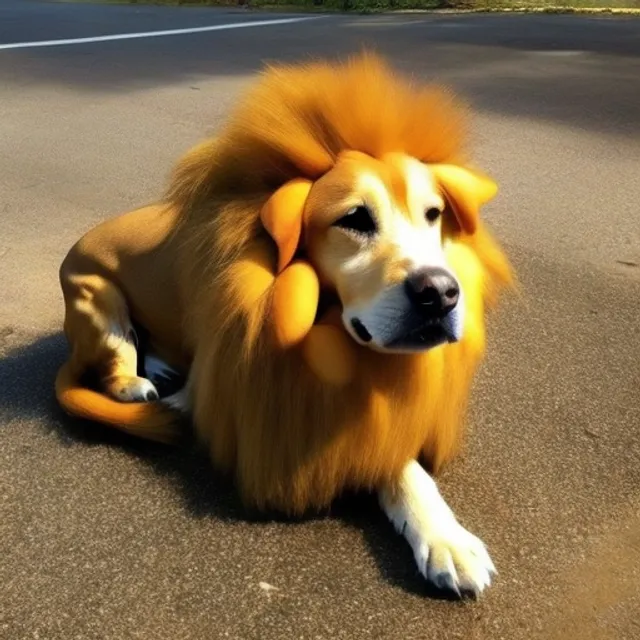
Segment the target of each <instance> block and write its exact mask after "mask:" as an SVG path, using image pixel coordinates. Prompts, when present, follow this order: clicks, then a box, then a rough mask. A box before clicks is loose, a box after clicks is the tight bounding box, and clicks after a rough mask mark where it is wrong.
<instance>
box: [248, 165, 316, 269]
mask: <svg viewBox="0 0 640 640" xmlns="http://www.w3.org/2000/svg"><path fill="white" fill-rule="evenodd" d="M312 184H313V183H312V182H311V181H310V180H305V179H303V178H295V179H293V180H290V181H289V182H287V183H285V184H284V185H282V186H281V187H280V188H279V189H278V190H277V191H276V192H275V193H274V194H273V195H272V196H271V197H270V198H269V199H268V200H267V202H266V203H265V204H264V206H263V207H262V210H261V212H260V221H261V222H262V226H263V227H264V228H265V229H266V230H267V232H268V233H269V235H270V236H271V237H272V238H273V240H274V241H275V243H276V245H277V246H278V271H277V272H278V273H280V272H281V271H282V270H283V269H284V268H285V267H286V266H287V265H288V264H289V263H290V262H291V260H293V256H294V255H295V253H296V251H297V249H298V244H299V243H300V236H301V235H302V216H303V213H304V205H305V203H306V201H307V196H308V195H309V191H311V185H312Z"/></svg>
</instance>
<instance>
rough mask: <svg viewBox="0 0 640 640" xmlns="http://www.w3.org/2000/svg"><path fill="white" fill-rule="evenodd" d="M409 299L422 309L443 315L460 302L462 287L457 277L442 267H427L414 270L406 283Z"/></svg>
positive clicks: (432, 314)
mask: <svg viewBox="0 0 640 640" xmlns="http://www.w3.org/2000/svg"><path fill="white" fill-rule="evenodd" d="M404 286H405V289H406V291H407V295H408V296H409V300H411V302H412V303H413V304H414V305H416V306H417V307H418V308H419V309H420V311H421V312H422V313H424V314H426V315H429V316H433V317H442V316H445V315H446V314H447V313H449V312H450V311H451V310H452V309H453V308H454V307H455V306H456V304H458V298H459V297H460V287H459V286H458V283H457V282H456V279H455V278H454V277H453V276H452V275H451V274H450V273H449V272H448V271H447V270H446V269H442V268H440V267H426V268H424V269H418V270H417V271H414V272H413V273H412V274H411V275H410V276H409V277H408V278H407V279H406V280H405V283H404Z"/></svg>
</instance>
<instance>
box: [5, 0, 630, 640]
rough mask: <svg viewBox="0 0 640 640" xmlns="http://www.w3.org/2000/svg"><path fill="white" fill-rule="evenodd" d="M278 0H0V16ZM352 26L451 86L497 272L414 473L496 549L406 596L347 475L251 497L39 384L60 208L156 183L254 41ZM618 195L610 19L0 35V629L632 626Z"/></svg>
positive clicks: (171, 13)
mask: <svg viewBox="0 0 640 640" xmlns="http://www.w3.org/2000/svg"><path fill="white" fill-rule="evenodd" d="M280 17H282V16H276V15H274V14H268V15H267V16H262V15H258V14H254V13H247V12H244V11H217V10H207V9H191V8H190V9H178V8H159V7H151V6H99V5H91V4H59V3H42V2H31V1H30V0H0V45H2V44H3V43H4V44H7V43H20V42H32V41H38V40H51V39H57V38H85V37H93V36H104V35H109V34H116V33H125V32H126V33H133V32H147V31H156V30H165V29H176V28H188V27H200V26H203V25H204V26H206V25H215V24H229V23H236V22H245V21H248V20H262V19H276V18H280ZM285 17H287V16H285ZM289 17H290V16H289ZM363 43H366V44H369V45H373V46H375V48H376V49H378V50H379V51H381V52H382V53H385V54H387V55H388V56H389V57H390V58H391V59H392V60H393V61H394V62H395V63H396V64H397V65H398V66H399V67H400V68H402V69H404V70H408V71H411V72H413V73H415V74H417V75H418V76H419V77H421V78H432V79H440V80H443V81H446V82H447V83H449V84H451V85H452V86H454V87H455V88H457V89H458V90H459V91H460V92H462V93H463V94H464V95H465V96H466V97H468V98H469V99H470V100H471V101H472V102H473V104H474V105H475V106H476V107H477V110H478V112H477V117H476V118H475V121H474V133H475V142H476V156H477V158H478V160H479V161H480V162H481V163H482V165H483V166H484V167H486V168H487V170H488V171H490V172H491V173H492V174H493V175H495V177H496V178H497V179H498V182H499V183H500V185H501V194H500V197H499V198H498V199H497V200H496V201H495V202H494V203H493V204H492V205H491V206H489V207H488V208H487V219H488V220H489V222H490V224H491V225H492V226H493V228H494V229H495V231H496V233H497V234H498V235H499V237H500V238H501V239H502V240H503V242H504V243H505V245H506V247H507V249H508V251H509V253H510V255H511V257H512V259H513V261H514V263H515V265H516V267H517V269H518V272H519V276H520V279H521V282H522V285H523V289H524V297H523V299H522V300H519V301H518V300H515V299H513V300H511V301H508V302H507V304H505V305H504V306H503V309H502V312H501V313H500V314H498V315H497V316H496V317H495V318H494V321H493V323H492V329H491V340H490V354H489V357H488V360H487V362H486V365H485V366H484V368H483V370H482V372H481V375H480V378H479V380H478V384H477V386H476V390H475V396H474V402H473V409H472V414H471V425H470V427H471V428H470V433H469V437H468V439H467V443H466V447H465V450H464V453H463V455H462V457H461V458H460V459H459V460H458V461H457V462H456V463H455V464H454V465H452V466H451V467H450V468H449V469H448V470H447V471H446V472H445V474H444V475H443V477H442V478H441V480H440V483H441V488H442V491H443V493H444V494H445V496H446V497H447V499H448V500H449V502H450V504H451V505H452V507H453V508H454V510H455V511H456V513H457V514H458V515H459V517H460V519H461V520H462V521H463V523H464V524H465V525H466V526H468V527H469V528H470V529H471V530H472V531H473V532H474V533H476V534H477V535H479V536H480V537H481V538H483V540H484V541H485V542H486V543H487V544H488V546H489V549H490V551H491V554H492V556H493V559H494V560H495V562H496V564H497V566H498V570H499V572H500V573H499V576H498V578H497V580H496V582H495V584H494V586H493V587H492V588H491V589H490V590H489V591H487V592H486V593H485V595H484V596H483V597H482V598H481V599H480V600H479V601H478V602H463V603H459V602H450V601H446V600H439V599H435V598H433V597H431V596H430V595H429V594H428V593H427V592H426V590H425V588H424V586H423V584H422V582H421V580H420V579H419V576H418V574H417V572H416V571H415V569H414V566H413V561H412V558H411V554H410V551H409V549H408V547H407V546H406V545H405V543H404V542H403V541H402V539H400V538H399V537H397V536H396V535H395V534H394V532H393V531H392V529H391V527H390V525H388V524H387V523H386V522H385V520H384V517H383V516H382V515H381V514H380V513H379V512H378V510H377V509H376V507H375V502H374V501H373V500H371V499H370V498H368V497H366V496H365V497H362V498H359V499H353V498H350V499H346V500H343V501H340V502H339V503H338V504H337V505H336V507H335V509H334V510H333V513H332V514H331V515H329V516H327V517H323V518H318V519H314V520H310V521H305V522H301V523H286V522H252V521H249V520H247V518H246V517H245V514H243V512H242V510H241V509H240V507H239V505H238V502H237V500H236V498H235V495H234V493H233V490H232V488H231V487H230V486H229V485H228V484H227V483H226V482H225V481H223V480H222V479H220V478H217V477H215V476H213V475H212V474H211V473H210V472H209V470H208V467H207V465H206V462H205V461H203V460H202V459H201V458H199V457H197V456H195V455H194V454H193V452H191V451H189V450H181V451H169V452H168V451H166V450H164V449H163V448H161V447H154V446H149V445H146V444H141V443H137V442H134V441H132V440H129V439H126V438H125V437H120V436H117V435H114V434H113V433H110V432H107V431H105V430H103V429H101V428H99V427H94V426H90V427H89V426H87V425H79V424H76V423H74V422H73V421H71V420H69V419H67V418H65V417H63V416H62V415H61V412H60V411H59V410H58V409H57V407H56V405H55V402H54V400H53V389H52V387H53V378H54V375H55V370H56V368H57V366H58V365H59V363H60V362H61V361H62V360H63V359H64V357H65V354H66V346H65V344H64V342H63V340H62V339H61V337H60V327H61V321H62V301H61V295H60V292H59V289H58V283H57V269H58V265H59V263H60V261H61V260H62V258H63V256H64V254H65V252H66V251H67V249H68V248H69V247H70V246H71V244H72V243H73V242H74V241H75V239H76V238H77V237H78V236H79V234H81V233H82V232H83V231H84V230H86V229H88V228H89V227H90V226H91V225H93V224H94V223H96V222H98V221H99V220H101V219H103V218H104V217H106V216H108V215H112V214H114V213H116V212H119V211H124V210H126V209H128V208H131V207H134V206H137V205H139V204H143V203H145V202H147V201H150V200H152V199H154V198H155V197H157V196H158V195H159V193H160V192H161V190H162V188H163V187H164V184H165V178H166V176H167V173H168V171H169V169H170V167H171V165H172V163H173V162H174V160H175V159H176V157H177V155H178V154H180V153H181V152H183V151H184V150H185V149H186V148H187V147H188V146H189V145H191V144H192V143H194V142H196V141H197V140H199V139H200V138H201V137H202V136H203V135H205V134H207V133H209V132H211V131H213V130H214V129H215V128H216V126H218V124H219V123H220V122H221V119H222V118H223V117H224V115H225V113H226V112H227V109H228V108H229V107H230V106H231V105H232V104H233V101H234V97H235V96H236V95H237V92H238V91H239V90H240V89H241V88H242V87H243V86H245V84H246V83H247V82H248V81H249V80H250V79H251V76H252V74H253V73H254V72H255V71H256V70H258V69H259V68H260V66H261V64H262V62H263V61H264V60H288V61H294V60H299V59H301V58H306V57H308V56H309V55H317V54H322V55H328V56H335V55H343V54H345V53H347V52H352V51H357V50H359V49H360V48H361V46H362V44H363ZM354 91H357V87H354ZM639 202H640V21H638V20H634V19H625V18H604V17H603V18H593V17H589V18H587V17H585V18H582V17H563V16H500V15H492V16H452V15H449V16H438V17H434V16H424V15H422V16H420V15H412V16H408V15H404V16H395V17H389V16H378V17H355V16H354V17H352V16H327V17H323V18H321V19H317V20H311V21H307V22H299V23H292V24H287V25H272V26H254V27H251V28H246V29H234V30H221V31H213V32H209V33H199V34H184V35H174V36H166V37H157V38H141V39H130V40H122V41H111V42H94V43H84V44H68V45H65V46H57V47H42V48H15V49H2V47H1V46H0V292H1V293H2V297H1V303H0V354H2V355H3V359H2V360H1V361H0V424H1V425H2V440H1V441H0V455H1V457H2V463H1V465H0V486H1V491H0V495H1V496H2V507H1V513H0V637H1V638H2V639H3V640H4V639H5V638H6V639H7V640H23V639H27V638H40V639H42V640H45V639H46V640H53V639H64V640H70V639H71V638H79V639H83V640H84V639H89V638H91V639H93V638H96V639H101V640H102V639H109V640H111V639H113V640H125V639H128V638H142V639H152V640H181V639H200V638H202V639H212V638H225V637H228V638H237V639H254V638H255V639H260V640H270V639H289V638H305V639H311V638H314V639H320V638H322V639H331V640H336V639H339V638H348V639H353V640H357V639H360V638H385V639H386V638H394V639H395V638H405V639H414V638H416V639H417V638H429V639H430V640H439V639H450V638H464V639H470V640H484V639H491V640H497V639H499V638H504V639H508V640H520V639H522V640H530V639H532V638H541V639H554V640H555V639H558V640H561V639H562V640H573V639H576V640H582V639H584V640H589V639H591V640H593V639H598V640H600V639H602V640H605V639H606V640H609V639H611V640H627V639H632V638H635V639H637V638H640V626H639V622H638V620H640V433H639V431H640V430H639V427H640V394H639V390H640V337H639V334H640V332H639V329H640V321H639V316H640V267H639V265H640V216H639V204H638V203H639ZM266 585H270V586H272V587H275V589H271V588H270V587H269V586H266Z"/></svg>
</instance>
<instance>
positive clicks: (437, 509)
mask: <svg viewBox="0 0 640 640" xmlns="http://www.w3.org/2000/svg"><path fill="white" fill-rule="evenodd" d="M378 497H379V500H380V504H381V506H382V509H383V510H384V512H385V513H386V514H387V516H388V518H389V519H390V520H391V522H392V523H393V525H394V526H395V528H396V530H397V531H398V532H399V533H401V534H402V535H403V536H404V537H405V538H406V539H407V541H408V542H409V544H410V545H411V548H412V549H413V554H414V556H415V559H416V562H417V563H418V569H419V571H420V573H421V574H422V575H423V576H424V577H425V578H426V579H427V580H429V581H430V582H431V583H433V584H434V585H435V586H437V587H438V588H441V589H451V590H453V591H454V592H456V593H458V594H460V593H461V592H471V593H473V594H474V595H477V594H479V593H481V592H482V591H483V590H484V588H485V587H487V586H488V585H489V584H490V583H491V575H492V574H494V573H495V572H496V570H495V567H494V566H493V562H491V558H490V557H489V554H488V553H487V550H486V549H485V546H484V544H483V543H482V541H481V540H479V539H478V538H476V536H474V535H473V534H471V533H469V532H468V531H467V530H466V529H465V528H464V527H463V526H462V525H461V524H460V523H459V522H458V521H457V520H456V517H455V516H454V514H453V512H452V511H451V509H450V508H449V506H448V505H447V503H446V502H445V501H444V498H443V497H442V496H441V495H440V492H439V491H438V487H437V486H436V483H435V482H434V481H433V479H432V478H431V476H430V475H429V474H428V473H427V472H426V471H425V470H424V469H423V468H422V467H421V466H420V464H418V462H417V461H415V460H412V461H411V462H409V463H408V464H407V465H406V466H405V467H404V469H403V470H402V473H401V475H400V477H399V478H398V480H397V481H396V482H395V483H394V484H390V485H386V486H384V487H382V488H381V489H380V490H379V492H378Z"/></svg>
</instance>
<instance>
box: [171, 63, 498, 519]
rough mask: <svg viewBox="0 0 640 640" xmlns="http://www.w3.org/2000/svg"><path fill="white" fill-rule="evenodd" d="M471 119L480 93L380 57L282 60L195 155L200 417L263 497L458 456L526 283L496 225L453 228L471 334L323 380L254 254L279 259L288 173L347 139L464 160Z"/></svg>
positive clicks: (220, 452) (213, 449) (193, 343)
mask: <svg viewBox="0 0 640 640" xmlns="http://www.w3.org/2000/svg"><path fill="white" fill-rule="evenodd" d="M464 127H465V109H464V106H463V105H461V104H459V103H458V102H457V100H456V99H455V98H454V97H453V96H452V95H451V94H449V93H448V92H446V91H443V90H441V89H438V88H429V87H427V88H424V87H419V86H417V87H414V86H412V85H411V84H410V83H409V82H408V81H407V80H406V79H403V78H399V77H398V76H396V75H394V73H393V72H392V71H391V70H390V69H388V68H387V67H386V66H385V65H384V64H383V63H382V62H381V61H380V60H379V59H378V58H376V57H373V56H369V55H366V56H362V57H359V58H357V59H355V60H351V61H349V62H347V63H344V64H342V65H339V66H336V65H329V64H324V63H318V64H310V65H303V66H293V67H277V68H271V69H269V70H267V71H266V72H265V73H264V75H263V77H262V79H261V81H260V82H259V83H258V84H257V85H256V86H255V87H254V88H253V89H252V90H250V92H249V93H248V94H247V95H246V96H245V97H244V99H243V100H242V101H241V103H240V106H239V108H238V109H237V110H236V112H235V113H234V114H233V115H232V117H231V119H230V121H229V122H228V124H227V125H226V127H225V128H224V129H223V130H222V131H221V133H220V134H219V136H218V137H216V139H214V140H210V141H207V142H204V143H203V144H201V145H199V146H198V147H196V148H195V149H194V150H192V151H191V152H190V153H188V154H187V155H186V157H185V158H184V159H183V160H182V161H181V162H180V163H179V165H178V167H177V169H176V171H175V175H174V177H173V180H172V183H171V186H170V189H169V191H168V194H167V198H166V203H167V205H168V206H169V207H170V208H171V209H173V210H175V211H177V213H178V218H177V219H178V223H177V226H176V228H175V230H174V233H175V237H176V239H177V241H178V245H179V247H180V248H179V251H178V255H179V259H178V260H177V263H176V268H178V269H179V277H180V282H181V284H180V289H181V291H182V292H183V296H184V300H186V301H188V304H186V305H185V314H186V315H185V317H184V323H183V327H182V331H183V332H184V337H185V346H186V349H187V350H188V351H189V353H191V354H193V362H192V364H191V369H190V376H189V390H190V397H191V402H192V408H193V420H194V423H195V427H196V430H197V433H198V435H199V437H200V438H201V440H202V441H203V442H205V443H206V444H207V446H208V447H209V450H210V453H211V458H212V460H213V462H214V464H215V465H216V466H217V467H218V468H220V469H223V470H226V471H229V472H232V473H235V475H236V477H237V480H238V485H239V488H240V491H241V494H242V496H243V498H244V499H245V501H246V502H247V503H248V504H252V505H254V506H256V507H258V508H275V509H278V510H281V511H284V512H287V513H294V514H295V513H301V512H303V511H305V510H307V509H309V508H320V507H324V506H326V505H328V504H329V503H330V501H331V500H332V499H333V498H334V497H335V496H336V495H337V494H338V493H340V491H342V490H343V489H345V488H348V487H353V488H362V487H374V486H379V485H380V484H381V483H384V482H387V481H392V480H393V479H394V478H396V477H397V476H398V474H399V473H400V471H401V469H402V468H403V467H404V465H405V464H406V463H407V462H408V461H409V460H410V459H412V458H415V457H419V456H420V454H422V456H423V459H424V460H425V461H426V462H427V464H428V465H429V466H430V467H432V468H434V469H436V470H437V469H438V468H439V467H440V466H441V465H442V464H443V463H444V462H445V461H447V460H448V459H450V458H451V456H452V455H453V454H454V453H455V451H456V449H457V446H458V444H459V441H460V435H461V423H462V420H463V418H464V413H465V407H466V405H467V400H468V396H469V391H470V385H471V382H472V378H473V374H474V372H475V369H476V367H477V365H478V363H479V361H480V360H481V357H482V354H483V351H484V341H485V335H484V315H485V308H486V306H487V303H492V302H494V301H495V298H496V295H497V293H498V292H499V290H500V288H501V287H502V286H503V285H505V284H508V283H509V282H510V281H511V275H510V270H509V266H508V263H507V260H506V258H505V256H504V255H503V253H502V252H501V250H500V249H499V247H498V246H497V244H496V243H495V242H494V241H493V240H492V238H491V236H490V235H489V233H488V232H487V230H486V229H485V228H484V227H483V226H481V227H480V228H479V230H477V231H476V233H474V234H473V235H466V234H464V233H463V232H462V231H461V230H460V229H458V228H457V227H456V225H455V224H450V225H449V228H448V229H446V231H445V233H446V236H447V249H446V255H447V260H448V261H449V263H450V264H451V266H452V267H453V268H454V271H455V272H456V273H457V275H458V277H459V279H460V284H461V286H462V289H463V290H464V292H465V300H466V314H465V318H466V320H465V332H464V339H463V340H462V341H461V342H459V343H457V344H450V345H447V346H444V347H440V348H436V349H433V350H431V351H429V352H427V353H423V354H420V355H401V356H398V355H385V354H380V353H374V352H372V351H370V350H368V349H366V348H363V347H360V346H357V345H356V347H355V348H356V350H357V359H356V373H355V375H354V377H353V380H352V382H351V383H350V384H349V385H347V386H345V387H336V386H335V385H330V384H327V383H325V382H322V381H321V380H320V379H319V378H318V377H317V376H316V375H314V374H313V373H312V372H311V371H310V370H309V369H308V367H306V366H305V363H304V361H303V358H302V353H301V350H300V349H292V350H288V351H284V352H283V351H280V350H277V349H275V348H274V346H273V341H272V340H271V339H270V336H269V322H268V318H269V313H270V308H271V295H270V291H271V288H270V287H268V286H267V289H266V294H263V291H264V287H261V286H259V285H256V284H255V282H254V271H253V270H252V269H250V268H249V267H248V266H247V264H246V263H245V262H243V259H244V258H246V256H250V255H252V256H253V255H260V256H262V260H264V261H265V263H267V264H271V265H272V269H275V264H276V260H277V254H276V249H275V245H274V244H273V242H272V240H271V239H270V237H269V236H268V235H267V234H266V233H265V230H264V229H263V227H262V226H261V224H260V208H261V206H262V205H263V204H264V202H265V201H266V199H267V198H268V197H269V195H270V194H272V193H273V192H274V190H275V189H277V188H278V187H279V186H281V185H282V184H284V183H285V182H286V181H288V180H290V179H293V178H299V177H304V178H310V179H315V178H318V177H319V176H321V175H322V174H323V173H325V172H326V171H327V170H328V169H330V168H331V167H332V166H333V163H334V162H335V160H336V158H337V156H338V154H339V153H340V152H341V151H344V150H359V151H362V152H365V153H367V154H369V155H371V156H373V157H380V156H381V155H383V154H385V153H388V152H394V151H402V152H404V153H406V154H408V155H411V156H413V157H415V158H418V159H419V160H421V161H423V162H427V163H436V162H438V163H440V162H446V163H452V164H456V163H457V164H461V163H463V162H464V161H465V156H464V152H463V142H464V138H465V135H464V134H465V130H464Z"/></svg>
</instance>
